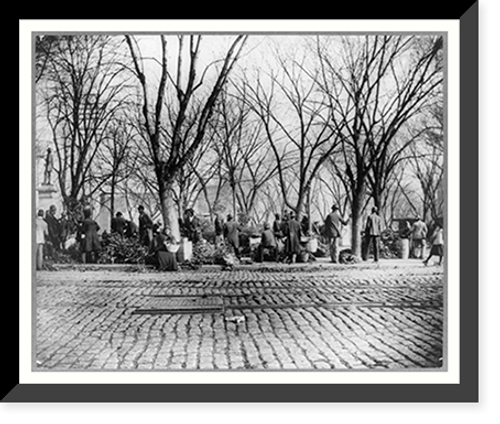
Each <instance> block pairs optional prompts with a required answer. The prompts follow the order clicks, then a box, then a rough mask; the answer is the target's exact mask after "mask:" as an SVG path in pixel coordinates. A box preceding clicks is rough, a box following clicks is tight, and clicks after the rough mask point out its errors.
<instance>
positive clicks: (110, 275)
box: [3, 2, 478, 402]
mask: <svg viewBox="0 0 500 424" xmlns="http://www.w3.org/2000/svg"><path fill="white" fill-rule="evenodd" d="M453 13H454V12H453ZM19 48H20V140H19V143H20V149H19V152H20V157H19V166H20V172H19V175H20V181H19V196H20V210H19V219H20V226H19V229H20V232H19V234H20V238H19V247H20V249H19V252H20V258H19V265H20V267H19V293H18V295H17V290H12V292H13V293H12V296H11V298H12V299H13V300H12V301H14V299H19V323H18V324H19V325H18V327H16V326H14V325H12V328H13V329H14V330H15V333H16V334H15V335H17V330H19V331H18V336H19V352H18V354H17V352H11V353H10V355H11V356H12V357H11V358H10V359H9V363H16V364H18V367H19V378H18V379H17V380H16V381H12V382H10V386H9V391H8V393H4V394H3V401H4V402H477V401H478V256H477V253H478V244H477V238H478V236H477V223H478V219H477V213H478V212H477V206H478V203H477V193H478V191H477V190H478V168H477V163H478V161H477V158H478V4H477V2H474V3H472V4H470V5H469V7H468V8H467V9H464V10H462V11H456V14H452V13H451V12H450V15H449V16H446V17H440V18H439V19H429V18H428V17H426V16H423V17H421V16H415V17H405V18H398V19H391V20H387V19H381V18H374V17H371V18H370V19H352V18H351V19H347V18H344V19H335V20H328V19H325V20H308V19H303V20H287V19H282V20H224V21H222V20H208V19H207V20H60V21H52V20H20V43H19ZM27 222H30V223H31V225H29V226H28V225H25V223H27ZM21 223H24V224H21ZM14 339H15V338H14V337H13V341H14ZM12 345H15V343H12Z"/></svg>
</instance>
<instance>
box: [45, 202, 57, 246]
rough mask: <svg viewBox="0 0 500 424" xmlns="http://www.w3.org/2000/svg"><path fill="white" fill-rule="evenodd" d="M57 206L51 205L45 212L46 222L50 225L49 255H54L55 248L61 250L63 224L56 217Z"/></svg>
mask: <svg viewBox="0 0 500 424" xmlns="http://www.w3.org/2000/svg"><path fill="white" fill-rule="evenodd" d="M56 211H57V208H56V206H55V205H51V206H50V208H49V210H48V211H47V212H46V214H45V222H46V223H47V226H48V227H49V241H50V247H49V249H48V250H49V251H48V255H49V256H53V254H54V250H55V251H59V250H60V249H61V224H60V223H59V220H58V219H57V218H56Z"/></svg>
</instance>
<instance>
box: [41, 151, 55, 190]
mask: <svg viewBox="0 0 500 424" xmlns="http://www.w3.org/2000/svg"><path fill="white" fill-rule="evenodd" d="M53 167H54V159H53V158H52V150H51V149H50V147H49V148H48V149H47V154H46V155H45V171H44V173H43V184H46V185H50V174H51V173H52V168H53Z"/></svg>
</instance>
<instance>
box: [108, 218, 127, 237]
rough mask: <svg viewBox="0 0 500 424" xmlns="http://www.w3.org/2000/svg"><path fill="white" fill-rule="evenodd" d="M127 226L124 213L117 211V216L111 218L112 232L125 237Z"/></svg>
mask: <svg viewBox="0 0 500 424" xmlns="http://www.w3.org/2000/svg"><path fill="white" fill-rule="evenodd" d="M126 227H127V221H126V220H125V218H124V217H123V214H122V213H121V212H116V215H115V217H114V218H112V219H111V232H112V233H116V234H118V235H119V236H120V237H122V238H123V237H124V235H125V229H126Z"/></svg>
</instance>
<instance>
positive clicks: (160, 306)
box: [133, 296, 224, 314]
mask: <svg viewBox="0 0 500 424" xmlns="http://www.w3.org/2000/svg"><path fill="white" fill-rule="evenodd" d="M223 309H224V300H223V299H222V297H220V296H203V297H199V296H189V297H170V298H164V297H155V298H152V299H150V300H149V301H148V302H146V304H144V305H143V306H142V307H141V308H140V309H136V310H135V311H134V312H133V313H134V314H182V313H190V314H193V313H206V312H222V311H223Z"/></svg>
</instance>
